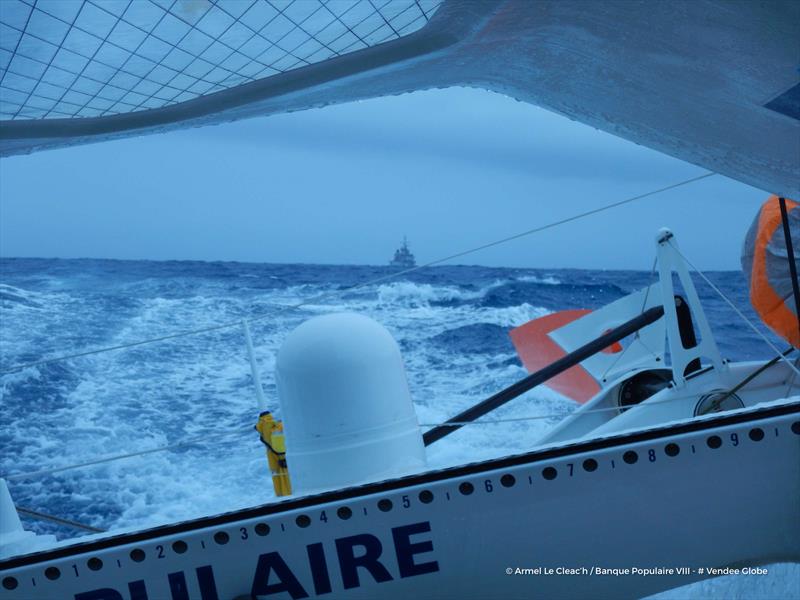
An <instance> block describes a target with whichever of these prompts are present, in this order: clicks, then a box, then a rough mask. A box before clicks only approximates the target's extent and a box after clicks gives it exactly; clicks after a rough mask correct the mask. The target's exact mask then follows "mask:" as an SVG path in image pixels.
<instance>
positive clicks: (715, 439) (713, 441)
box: [706, 435, 722, 450]
mask: <svg viewBox="0 0 800 600" xmlns="http://www.w3.org/2000/svg"><path fill="white" fill-rule="evenodd" d="M706 444H708V447H709V448H712V449H714V450H716V449H717V448H719V447H720V446H722V438H720V437H719V436H718V435H712V436H710V437H709V438H708V439H707V440H706Z"/></svg>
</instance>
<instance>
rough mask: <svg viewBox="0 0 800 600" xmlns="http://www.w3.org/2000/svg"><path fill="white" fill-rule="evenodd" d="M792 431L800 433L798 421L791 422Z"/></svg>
mask: <svg viewBox="0 0 800 600" xmlns="http://www.w3.org/2000/svg"><path fill="white" fill-rule="evenodd" d="M792 432H793V433H796V434H797V435H800V421H795V422H794V423H792Z"/></svg>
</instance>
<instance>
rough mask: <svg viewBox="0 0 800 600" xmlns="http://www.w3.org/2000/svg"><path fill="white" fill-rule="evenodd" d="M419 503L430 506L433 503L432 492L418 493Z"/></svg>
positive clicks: (423, 491)
mask: <svg viewBox="0 0 800 600" xmlns="http://www.w3.org/2000/svg"><path fill="white" fill-rule="evenodd" d="M419 501H420V502H422V503H423V504H430V503H431V502H433V492H431V491H430V490H422V491H421V492H420V493H419Z"/></svg>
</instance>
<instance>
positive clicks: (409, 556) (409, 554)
mask: <svg viewBox="0 0 800 600" xmlns="http://www.w3.org/2000/svg"><path fill="white" fill-rule="evenodd" d="M430 530H431V524H430V522H428V521H423V522H421V523H412V524H411V525H404V526H403V527H394V528H393V529H392V545H393V546H394V554H395V556H394V558H395V561H394V564H392V563H391V562H390V559H389V558H388V557H386V556H384V555H383V550H384V549H383V544H382V543H381V541H380V539H378V538H377V537H376V536H374V535H372V534H370V533H360V534H357V535H350V536H347V537H341V538H336V539H335V540H334V544H333V545H334V547H335V549H336V550H335V552H330V551H328V552H326V550H325V548H324V547H323V544H322V542H317V543H314V544H309V545H307V546H306V557H305V558H306V561H305V562H306V563H307V565H308V571H309V572H310V577H308V576H305V577H303V576H302V575H298V573H305V572H306V571H305V569H304V570H303V571H299V565H297V564H291V563H290V562H287V561H286V560H285V559H284V557H283V556H282V555H281V553H280V552H278V551H273V552H266V553H264V554H261V555H259V557H258V560H257V563H256V567H255V572H254V574H253V582H252V586H251V590H250V594H251V596H252V597H254V598H255V597H268V596H272V595H276V596H277V595H281V596H283V597H287V595H288V597H291V598H293V599H295V600H297V599H299V598H308V597H309V596H311V595H315V596H321V595H324V594H330V593H331V592H333V591H334V585H333V581H332V579H331V570H332V569H335V568H336V567H337V566H338V571H339V574H340V575H341V582H342V588H343V589H344V590H349V589H353V588H358V587H361V585H362V584H364V583H365V582H369V581H374V582H377V583H386V582H387V581H393V580H394V579H395V578H399V579H404V578H406V577H415V576H417V575H425V574H426V573H435V572H437V571H438V570H439V563H438V562H437V561H435V560H427V561H425V558H424V557H418V555H420V554H426V553H428V552H433V541H431V540H430V539H424V540H420V539H419V538H417V541H412V539H411V538H412V536H415V535H418V534H423V533H427V532H429V531H430ZM336 563H338V565H337V564H336ZM388 566H392V567H394V566H396V567H397V569H396V573H397V575H396V576H395V575H393V574H392V573H391V572H390V571H389V568H388ZM187 577H194V578H196V580H197V585H198V587H199V589H200V597H201V599H202V600H218V599H219V595H218V593H217V585H216V582H215V579H214V570H213V567H212V566H211V565H205V566H201V567H197V568H196V569H194V573H191V571H188V572H187V571H176V572H174V573H169V574H167V576H166V578H167V583H168V584H169V590H170V594H171V600H189V598H190V593H189V587H188V585H187ZM74 600H152V599H151V598H150V596H148V591H147V584H146V582H145V580H143V579H142V580H137V581H131V582H129V583H128V584H127V589H125V590H124V591H121V590H120V589H118V588H99V589H95V590H91V591H88V592H81V593H79V594H75V597H74Z"/></svg>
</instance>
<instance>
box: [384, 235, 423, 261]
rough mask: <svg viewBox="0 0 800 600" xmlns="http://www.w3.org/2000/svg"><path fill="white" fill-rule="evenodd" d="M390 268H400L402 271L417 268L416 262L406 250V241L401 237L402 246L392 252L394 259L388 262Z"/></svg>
mask: <svg viewBox="0 0 800 600" xmlns="http://www.w3.org/2000/svg"><path fill="white" fill-rule="evenodd" d="M389 266H390V267H402V268H403V269H411V268H412V267H416V266H417V260H416V259H415V258H414V255H413V254H412V253H411V250H409V249H408V240H407V239H406V236H403V245H402V246H400V247H399V248H398V249H397V250H395V251H394V258H392V260H390V261H389Z"/></svg>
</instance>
